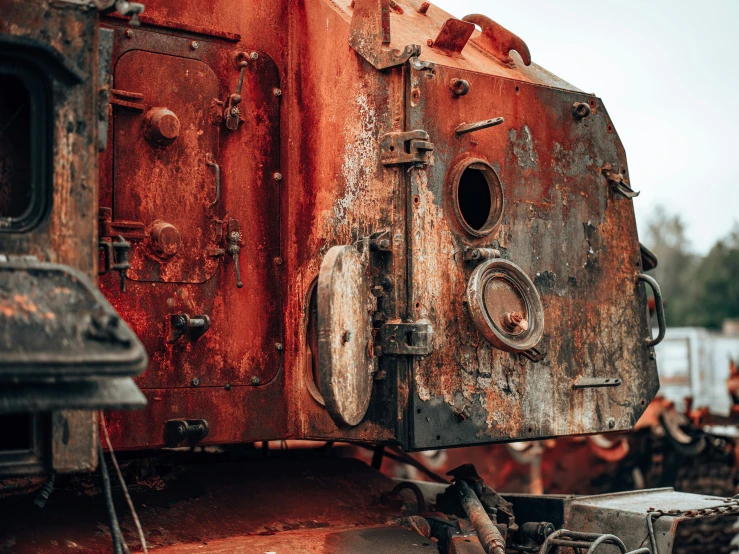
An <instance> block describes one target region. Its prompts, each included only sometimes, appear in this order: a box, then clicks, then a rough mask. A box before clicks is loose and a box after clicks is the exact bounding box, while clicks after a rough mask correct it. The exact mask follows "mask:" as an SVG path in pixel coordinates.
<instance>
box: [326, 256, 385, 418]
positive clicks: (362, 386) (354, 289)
mask: <svg viewBox="0 0 739 554" xmlns="http://www.w3.org/2000/svg"><path fill="white" fill-rule="evenodd" d="M317 294H318V318H317V327H318V368H319V372H320V385H321V394H322V395H323V398H324V400H325V402H326V409H327V410H328V412H329V414H330V415H331V418H332V419H333V420H334V421H335V422H336V423H338V424H339V425H352V426H353V425H357V424H359V422H361V421H362V419H363V418H364V415H365V414H366V413H367V408H368V407H369V401H370V396H371V394H372V383H373V369H374V363H375V362H374V358H373V357H372V345H371V344H370V341H371V340H372V304H373V298H374V297H373V296H372V295H371V293H370V278H369V276H368V275H367V272H366V263H365V262H364V261H363V259H362V255H361V254H360V253H359V252H358V251H357V249H356V248H354V247H353V246H334V247H333V248H331V249H330V250H329V251H328V253H327V254H326V257H325V258H324V259H323V263H322V264H321V271H320V273H319V276H318V291H317Z"/></svg>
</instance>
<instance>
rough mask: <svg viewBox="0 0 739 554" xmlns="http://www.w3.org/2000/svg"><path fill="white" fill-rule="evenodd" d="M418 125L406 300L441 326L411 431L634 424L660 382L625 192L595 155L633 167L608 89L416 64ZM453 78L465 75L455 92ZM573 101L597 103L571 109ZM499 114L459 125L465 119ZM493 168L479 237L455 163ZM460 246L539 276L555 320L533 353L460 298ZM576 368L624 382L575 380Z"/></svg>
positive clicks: (426, 441) (428, 434)
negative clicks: (472, 229) (463, 130)
mask: <svg viewBox="0 0 739 554" xmlns="http://www.w3.org/2000/svg"><path fill="white" fill-rule="evenodd" d="M409 77H410V78H409V83H408V85H409V89H410V90H409V93H408V95H407V98H408V99H409V104H408V109H409V111H410V112H409V128H412V129H424V130H425V131H427V132H428V133H429V135H430V137H431V140H432V141H433V142H434V145H435V147H436V148H435V164H434V165H433V166H430V167H429V168H428V169H426V170H415V171H413V172H412V174H411V177H410V179H411V194H412V195H413V199H412V202H410V203H409V209H410V210H411V213H410V217H409V220H410V222H411V227H410V229H409V238H410V241H411V244H410V252H411V256H412V260H411V263H410V267H411V275H410V280H409V291H410V301H409V305H412V306H414V307H415V308H416V313H415V317H424V318H428V319H429V320H430V321H431V323H432V324H433V326H434V329H435V330H436V333H435V339H434V340H435V343H434V352H433V353H432V354H431V355H429V356H426V357H423V358H420V359H417V360H416V361H415V364H414V369H413V375H412V379H411V387H412V389H413V393H412V395H411V397H412V402H413V403H412V407H413V409H412V417H413V423H412V426H411V446H412V447H413V448H429V447H440V446H455V445H461V444H474V443H482V442H491V441H507V440H519V439H532V438H537V437H548V436H557V435H571V434H579V433H595V432H602V431H608V430H615V429H627V428H629V427H631V426H632V425H633V424H634V423H635V422H636V420H637V419H638V417H639V416H640V415H641V413H642V412H643V410H644V408H645V407H646V404H647V403H648V402H649V400H651V398H652V397H653V396H654V394H655V393H656V391H657V388H658V386H659V385H658V379H657V373H656V364H655V362H654V361H653V360H651V359H650V357H649V350H648V349H647V348H646V347H645V344H644V338H645V337H647V336H648V335H649V330H648V322H647V318H646V317H645V315H644V314H645V313H646V297H645V291H644V288H643V286H642V285H639V284H638V281H637V275H638V274H639V273H640V271H641V268H640V263H641V262H640V254H639V243H638V239H637V233H636V224H635V220H634V210H633V204H632V201H631V200H628V199H625V198H623V197H621V196H618V195H614V193H613V192H612V190H611V189H610V187H609V186H608V184H607V183H606V180H605V178H604V177H602V175H601V171H600V168H601V167H602V166H603V164H604V163H606V162H609V163H612V164H614V165H617V166H618V167H619V168H623V170H624V171H625V168H626V158H625V155H624V152H623V148H622V146H621V143H620V142H619V140H618V136H617V135H616V134H615V131H614V129H613V126H612V124H611V122H610V120H609V118H608V116H607V114H606V112H605V109H604V108H603V106H602V104H601V103H600V101H599V100H597V99H596V98H593V97H589V96H586V95H584V94H580V93H577V92H570V91H564V90H557V89H553V88H547V87H542V86H537V85H532V84H529V83H525V82H519V81H512V80H506V79H501V78H497V77H492V76H487V75H482V74H476V73H472V72H467V71H460V70H457V69H450V68H447V67H442V66H438V67H437V68H436V69H435V71H433V72H431V71H428V70H423V71H416V70H411V71H410V75H409ZM453 79H465V80H466V81H468V82H469V84H470V91H469V93H468V94H467V95H465V96H462V97H459V98H455V97H454V96H453V95H452V94H451V93H450V90H449V83H450V82H451V81H452V80H453ZM575 101H582V102H588V103H589V105H590V106H591V110H592V112H593V113H592V115H591V116H590V117H587V118H584V119H582V120H577V119H575V118H574V117H573V114H572V105H573V103H574V102H575ZM492 117H503V118H504V123H503V124H501V125H498V126H496V127H492V128H488V129H483V130H479V131H475V132H473V133H469V134H466V135H463V136H461V137H458V136H457V135H456V134H455V132H454V130H455V129H456V128H457V127H458V126H459V125H460V124H462V123H469V122H473V121H483V120H487V119H490V118H492ZM470 158H475V159H482V160H486V161H487V162H488V163H489V164H490V165H491V166H492V167H493V168H494V169H495V171H496V173H497V174H498V175H499V177H500V180H501V183H502V189H503V196H504V209H503V218H502V222H501V224H500V226H499V227H498V228H496V229H494V230H492V231H491V232H490V233H489V234H488V235H486V236H483V237H476V236H472V235H471V234H468V233H465V232H464V230H463V229H460V226H459V225H456V224H455V218H456V215H455V214H454V208H455V206H453V205H450V201H449V199H450V196H451V195H450V190H449V187H450V185H449V183H448V175H451V174H452V173H453V171H454V168H455V167H456V166H457V165H458V164H460V163H463V162H464V160H467V159H470ZM465 247H475V248H481V247H488V248H498V249H499V250H500V251H501V252H502V257H503V258H504V259H508V260H510V261H512V262H514V263H515V264H517V265H518V266H519V267H520V268H521V269H522V270H523V271H524V273H525V274H526V275H528V276H529V278H530V279H531V280H532V281H533V282H534V284H535V286H536V289H537V290H538V292H539V294H540V296H541V300H542V303H543V308H544V320H545V322H546V325H545V328H544V333H543V338H542V340H541V342H540V343H539V346H537V348H538V349H539V350H540V351H541V352H543V353H544V354H545V355H546V357H545V359H544V360H543V361H541V362H539V363H538V364H534V363H532V362H531V361H527V360H526V359H525V358H523V357H521V356H518V355H516V354H511V353H508V352H503V351H501V350H499V349H497V348H494V347H492V345H491V344H490V343H489V342H488V341H486V340H485V339H484V337H483V336H482V335H481V333H480V332H479V330H478V329H477V327H476V326H475V325H474V323H473V320H472V318H471V317H470V313H469V310H468V306H467V305H465V304H464V303H463V302H462V299H463V298H464V292H465V287H466V286H467V284H468V281H469V278H470V275H471V272H472V270H473V269H474V266H473V265H471V264H469V263H467V262H465V261H464V257H463V255H462V253H463V252H464V249H465ZM582 377H589V378H592V377H609V378H614V377H616V378H619V379H621V382H622V385H621V386H620V387H617V388H598V389H573V384H574V383H575V382H577V380H578V379H580V378H582Z"/></svg>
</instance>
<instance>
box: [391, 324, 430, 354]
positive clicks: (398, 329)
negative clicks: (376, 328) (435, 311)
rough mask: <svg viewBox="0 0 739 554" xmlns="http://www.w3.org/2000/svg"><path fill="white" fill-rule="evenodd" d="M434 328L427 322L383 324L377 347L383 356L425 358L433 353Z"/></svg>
mask: <svg viewBox="0 0 739 554" xmlns="http://www.w3.org/2000/svg"><path fill="white" fill-rule="evenodd" d="M433 338H434V328H433V327H432V326H431V324H430V323H428V322H423V321H417V322H414V323H385V324H384V325H383V326H382V327H380V337H379V341H378V342H379V345H380V346H381V347H382V353H383V354H384V355H394V356H425V355H426V354H431V352H432V351H433V349H434V347H433Z"/></svg>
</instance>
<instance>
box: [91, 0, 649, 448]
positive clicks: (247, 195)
mask: <svg viewBox="0 0 739 554" xmlns="http://www.w3.org/2000/svg"><path fill="white" fill-rule="evenodd" d="M396 6H397V7H398V8H400V9H395V8H394V7H393V5H392V4H391V3H390V2H389V0H362V1H361V2H354V3H350V1H349V0H335V1H331V2H329V1H326V0H306V1H305V2H301V3H288V2H281V3H269V4H264V5H262V4H259V5H255V6H250V7H247V8H243V6H239V7H238V8H237V7H236V6H234V5H233V4H232V2H230V1H229V0H216V1H214V2H211V3H199V2H194V1H191V0H187V1H184V2H180V3H176V4H172V3H168V2H163V1H158V0H154V1H152V2H149V3H147V11H146V17H145V18H142V26H141V27H139V28H136V29H129V31H130V32H126V28H125V27H124V26H123V25H121V24H119V23H120V20H119V19H116V18H110V19H107V20H106V22H105V25H110V26H112V28H113V29H114V31H115V37H116V38H115V50H114V56H113V57H114V78H115V80H114V83H113V87H114V88H115V89H116V90H117V91H119V92H118V93H117V95H116V98H117V99H118V100H116V105H115V106H114V107H113V109H112V113H113V120H112V124H111V131H110V138H111V146H110V148H109V153H106V154H104V155H103V156H102V157H101V188H100V207H104V208H110V209H111V211H110V214H111V216H112V220H113V221H112V222H110V223H106V224H105V225H106V229H107V228H110V229H111V234H113V229H115V228H116V225H115V224H116V221H120V222H126V225H129V227H130V225H131V222H138V223H140V226H138V227H135V229H134V228H132V229H134V230H135V232H136V233H137V235H136V237H135V240H134V238H133V237H132V238H131V239H130V240H131V241H132V244H133V247H132V252H131V263H132V268H131V270H129V277H130V278H129V280H128V288H127V291H126V292H121V291H120V290H119V289H118V285H117V275H110V276H105V277H103V278H102V279H101V288H102V289H103V291H104V292H105V293H106V295H107V296H108V297H109V298H110V300H111V302H112V303H113V304H114V306H115V307H116V308H117V309H118V310H119V312H120V313H121V315H122V316H123V317H124V318H125V319H126V321H127V322H128V323H129V324H130V325H131V326H132V327H133V329H134V330H135V331H136V332H137V333H138V334H139V336H141V338H142V340H143V341H144V343H145V345H146V347H147V350H148V352H149V355H150V359H151V364H150V367H149V369H148V370H147V372H146V373H145V374H144V375H143V376H142V377H141V378H140V379H139V381H138V382H139V384H140V386H141V387H142V388H143V389H144V390H145V392H146V395H147V397H148V398H149V399H150V406H149V407H148V408H147V409H146V411H144V412H143V413H141V414H116V415H115V416H114V417H112V418H111V419H110V425H111V431H112V436H113V441H114V444H115V445H116V446H117V447H119V448H125V449H137V448H146V447H151V446H159V445H161V444H162V441H163V427H164V422H165V421H166V420H167V419H173V418H188V419H196V418H197V419H206V420H208V422H209V426H210V429H211V432H210V435H209V436H208V437H207V438H206V440H205V442H206V443H212V444H217V443H227V442H249V441H253V440H260V439H263V438H314V439H337V438H339V439H349V440H352V439H353V440H382V441H391V442H399V443H401V444H404V445H406V446H408V447H413V448H427V447H439V446H443V445H452V444H453V445H458V444H464V443H469V442H490V441H494V440H510V439H513V438H535V437H540V436H551V435H559V434H568V433H585V432H594V431H601V430H603V429H604V426H605V425H606V422H607V420H608V418H613V419H614V420H615V427H616V428H618V429H622V428H625V427H628V426H630V425H632V424H633V423H634V421H635V420H636V418H637V416H638V415H639V413H641V411H642V409H643V407H642V406H641V405H639V403H638V401H639V400H640V399H642V398H649V397H650V395H652V394H653V393H654V389H655V388H656V379H655V376H654V364H653V363H652V362H649V361H648V359H647V351H646V349H645V348H644V347H643V345H642V344H641V342H640V340H641V338H642V335H644V334H645V333H646V332H647V322H646V319H645V318H643V317H642V314H641V310H642V308H643V303H644V299H643V290H642V289H641V288H638V287H637V286H636V282H635V277H636V275H637V274H638V272H639V267H638V265H637V264H638V260H639V257H638V243H637V242H636V241H637V239H636V231H635V224H634V218H633V207H632V204H631V202H630V201H627V200H625V199H623V198H616V197H614V196H613V194H612V191H611V190H610V188H609V187H608V186H607V184H606V183H604V182H603V177H602V176H601V175H600V168H601V167H603V164H604V163H611V164H615V166H618V169H619V170H625V167H626V163H625V156H624V154H623V149H622V147H621V145H620V142H619V141H618V137H617V135H616V134H615V133H609V132H608V127H609V126H610V127H611V128H612V123H611V122H610V120H609V119H608V116H607V114H606V112H605V109H604V108H603V107H602V105H601V104H600V102H599V101H598V100H597V99H595V98H592V97H590V96H587V95H584V94H582V93H581V92H579V91H578V90H577V89H575V88H574V87H572V86H571V85H568V84H567V83H566V82H565V81H562V80H561V79H559V78H557V77H554V76H552V75H551V74H549V73H547V72H545V71H543V70H542V69H541V68H539V67H538V66H536V65H535V64H533V63H531V64H530V65H528V64H529V61H530V60H529V55H528V53H527V52H528V49H527V48H525V44H524V43H523V41H522V40H521V39H519V38H518V37H515V35H512V34H511V33H509V32H507V31H505V30H502V28H500V27H499V26H495V25H494V24H493V23H492V22H490V21H489V20H487V19H485V20H482V19H479V18H478V19H475V18H473V19H475V21H481V22H482V23H483V25H482V26H483V33H482V34H480V33H479V32H477V31H474V32H472V34H471V38H470V35H469V34H468V33H469V32H470V31H471V26H470V24H469V23H466V22H462V21H458V20H455V19H453V18H450V17H449V15H448V14H446V13H444V12H443V11H442V10H440V9H438V8H436V7H435V6H431V7H429V8H428V9H418V8H419V6H416V4H413V5H406V4H405V3H404V2H398V3H397V4H396ZM476 17H477V16H476ZM266 29H270V32H265V30H266ZM298 29H299V32H297V30H298ZM293 30H294V31H293ZM493 31H495V33H497V34H496V36H497V37H498V38H499V39H500V41H499V43H496V44H492V43H491V42H490V40H489V39H490V36H489V35H490V33H491V32H493ZM504 31H505V32H504ZM351 37H353V38H351ZM362 37H364V38H362ZM350 38H351V44H353V45H354V48H352V47H349V46H348V45H347V42H348V41H349V39H350ZM360 39H361V40H365V39H366V40H365V42H361V41H360ZM427 39H432V42H434V43H435V45H436V47H432V48H427V47H424V48H423V49H422V51H421V55H420V60H421V61H423V62H430V63H431V66H430V69H421V70H418V69H412V68H410V67H409V66H408V64H406V63H403V59H406V58H407V53H408V52H412V51H413V48H412V47H411V48H410V50H408V48H406V47H408V46H409V45H413V44H424V43H425V42H426V40H427ZM468 39H469V40H468ZM358 41H359V42H358ZM486 41H487V42H486ZM360 42H361V44H360ZM195 44H196V45H197V46H194V45H195ZM355 48H356V50H355ZM507 49H515V50H517V51H518V53H519V54H520V55H521V57H522V58H523V63H522V62H521V61H520V60H519V61H517V60H518V58H516V57H514V58H509V54H508V51H507ZM358 51H361V52H362V54H361V55H360V54H359V53H358ZM393 51H397V52H402V53H403V54H395V53H393ZM491 52H492V53H491ZM363 56H364V57H366V58H367V59H371V60H372V63H375V64H381V65H389V66H390V67H389V68H387V69H385V70H383V71H378V70H376V69H375V68H374V67H373V66H372V65H371V64H369V63H368V62H367V61H366V60H365V58H364V57H363ZM244 60H246V62H247V67H246V69H245V71H244V84H243V90H242V94H241V96H242V101H241V103H240V104H239V108H240V110H241V118H242V119H243V121H241V123H240V125H239V128H238V129H237V130H235V131H229V130H226V129H225V127H224V125H223V123H222V119H223V109H224V106H225V104H226V101H227V99H228V98H229V97H230V96H229V95H232V94H234V92H235V90H236V86H237V82H238V80H239V71H240V67H241V66H240V61H244ZM398 60H400V61H398ZM501 61H503V62H504V63H501ZM433 64H436V66H435V67H434V66H433ZM147 70H148V71H147ZM152 72H154V73H156V76H157V78H156V79H152V78H149V74H150V73H152ZM461 80H463V81H465V82H466V83H467V84H468V85H469V87H468V88H467V87H465V91H466V94H464V95H457V96H455V94H454V92H453V91H452V90H450V88H449V84H450V83H454V82H459V81H461ZM576 101H581V102H587V103H588V105H589V106H590V107H591V115H590V116H589V117H587V118H582V119H580V120H578V119H576V118H575V117H573V115H572V106H573V103H574V102H576ZM132 102H133V103H134V104H135V105H133V106H128V105H127V104H124V103H128V104H131V103H132ZM491 106H494V107H495V113H492V112H490V109H491ZM132 108H135V109H132ZM162 110H169V111H166V112H165V111H162ZM170 112H171V114H170ZM164 116H166V117H164ZM163 117H164V119H162V118H163ZM496 117H503V118H504V120H505V121H504V123H503V124H500V125H498V126H496V127H492V128H486V129H481V130H477V131H473V132H470V133H467V134H465V135H462V136H457V134H456V133H455V130H456V129H458V128H459V126H460V125H462V124H464V123H468V124H469V123H470V122H477V121H485V120H489V119H491V118H496ZM174 118H176V119H174ZM414 129H419V130H424V131H426V132H428V133H429V135H430V141H431V142H433V143H434V145H435V149H434V152H433V158H434V163H433V164H432V165H429V167H427V168H423V169H416V170H413V171H411V172H408V171H407V169H408V168H407V167H402V166H393V165H383V163H382V160H383V155H382V154H381V151H380V144H381V142H382V139H383V136H385V135H386V134H388V133H398V132H403V131H409V130H414ZM390 157H392V156H384V158H385V159H389V158H390ZM471 159H481V160H486V161H487V163H489V164H490V167H491V171H493V172H494V173H495V174H496V176H497V177H500V181H501V183H502V190H503V199H502V202H503V215H502V216H501V218H500V220H499V221H498V219H497V218H496V220H495V221H494V222H493V223H492V224H491V227H490V229H488V228H487V227H485V228H484V230H482V231H481V232H479V233H477V234H476V235H473V236H470V235H468V234H467V230H465V228H464V225H461V226H460V224H459V222H458V221H457V218H458V214H457V215H452V214H451V212H450V211H449V202H450V198H454V194H453V192H454V191H453V190H452V191H451V192H452V194H450V190H451V189H450V188H449V184H448V183H447V180H448V178H447V175H448V174H449V172H450V171H451V170H452V168H454V167H457V165H458V164H459V163H460V162H464V161H465V160H471ZM213 163H217V164H218V165H219V167H220V172H221V196H220V199H219V201H218V202H217V203H214V199H215V197H216V189H215V171H214V166H213ZM276 174H279V175H280V178H279V179H277V178H276V177H275V175H276ZM495 201H496V202H499V201H500V200H499V199H498V200H495ZM452 208H454V206H452ZM455 210H456V208H455V209H453V210H452V211H455ZM456 211H458V210H456ZM455 213H456V212H455ZM230 220H236V221H238V227H239V229H240V230H241V233H242V235H241V241H240V242H239V243H238V245H239V247H240V254H239V259H240V266H241V276H242V280H243V281H244V283H245V286H244V288H242V289H239V288H237V287H236V276H235V267H234V264H233V260H232V259H231V258H230V256H229V255H228V253H227V251H226V248H227V240H226V239H227V235H228V232H227V230H228V228H230V226H232V225H235V224H229V223H228V222H229V221H230ZM383 233H384V235H383V236H386V237H387V238H388V240H389V243H388V244H389V246H388V247H389V249H390V250H389V252H387V253H384V254H378V255H376V256H375V257H374V258H373V264H374V265H373V267H372V270H371V272H370V273H371V276H372V278H373V279H377V280H381V279H383V278H385V279H387V280H388V281H389V282H391V283H393V286H392V287H391V288H390V289H388V290H387V291H385V292H384V294H383V296H382V298H380V299H379V300H378V305H379V309H380V310H382V312H383V316H382V317H383V318H385V319H386V320H389V321H396V322H400V321H403V320H407V319H409V318H411V319H416V318H427V319H429V320H431V322H432V324H433V326H434V328H435V331H436V333H435V336H436V339H435V341H436V342H435V351H434V352H433V353H432V354H431V355H430V356H428V357H426V358H424V359H423V360H417V361H416V362H413V366H412V367H411V366H410V364H409V362H410V360H409V359H406V358H402V357H395V358H391V357H387V356H386V357H383V358H382V359H381V361H380V371H379V372H378V373H377V377H378V380H376V381H375V383H374V385H372V386H373V394H372V399H371V402H370V408H369V411H368V415H367V417H365V418H364V420H363V421H362V422H361V423H360V424H359V425H357V426H353V427H349V426H346V427H338V426H337V425H336V424H335V423H334V422H333V421H332V420H331V418H329V417H328V415H327V413H326V410H325V407H324V406H323V405H322V402H321V398H320V395H319V394H317V393H316V390H317V388H316V387H315V385H314V383H313V380H314V376H313V373H314V372H313V371H312V367H313V366H314V365H315V363H314V362H315V359H314V357H315V355H316V353H315V352H314V350H315V348H311V346H310V344H309V343H310V341H311V340H313V341H315V337H313V338H311V337H310V336H309V332H308V330H309V328H311V327H310V325H309V323H310V321H309V318H308V309H307V306H308V303H309V301H310V296H311V295H310V290H311V287H312V286H313V283H314V282H315V278H316V276H317V274H318V270H319V267H320V264H321V261H322V259H323V257H324V255H325V253H326V252H327V250H328V249H329V247H331V246H336V245H349V244H354V243H355V242H356V241H357V240H358V239H360V238H362V237H367V236H369V235H372V234H383ZM493 241H496V242H497V243H498V244H497V247H498V248H499V249H500V251H501V252H502V255H503V257H506V258H508V259H510V260H512V261H513V262H514V263H516V264H518V265H519V266H520V267H521V268H522V269H523V271H524V272H525V273H526V274H527V275H529V277H530V278H531V279H532V280H534V282H535V285H536V286H537V288H538V289H539V292H540V293H541V295H542V299H543V303H544V312H545V316H544V321H545V335H544V339H543V341H542V350H546V352H545V353H546V355H547V358H546V360H545V361H544V362H542V363H540V364H538V365H534V364H533V363H529V362H522V361H521V360H518V359H516V358H515V357H514V356H512V355H511V354H507V353H503V352H501V351H499V350H496V349H492V348H491V347H490V346H489V345H488V344H487V343H485V342H484V341H482V339H481V338H480V335H479V333H478V331H477V329H476V328H475V326H474V324H473V323H472V320H471V319H470V317H469V315H468V314H467V313H466V311H465V307H464V305H463V303H462V302H461V301H462V299H463V296H464V287H465V286H466V283H467V279H468V277H469V275H468V273H469V269H470V266H469V265H467V262H464V261H463V259H462V255H461V254H455V253H458V252H462V251H463V249H464V247H465V246H469V247H485V248H489V247H491V245H493ZM408 256H410V258H408ZM275 260H280V263H276V262H275ZM409 271H410V272H409ZM376 284H377V283H373V285H376ZM409 307H410V309H409ZM514 311H520V310H518V309H516V310H514ZM178 313H183V314H187V315H189V316H191V317H195V316H198V315H207V316H208V317H209V318H210V328H209V330H208V331H207V332H206V333H205V334H204V335H203V336H202V337H201V338H200V339H198V340H197V342H189V341H188V340H187V339H186V337H182V338H180V339H178V340H177V341H175V342H168V341H167V337H168V336H169V328H168V325H169V318H170V316H171V315H173V314H178ZM521 313H524V312H523V311H522V312H521ZM527 323H528V322H527ZM555 330H556V332H555ZM521 333H526V330H523V331H521ZM594 371H601V372H603V371H607V372H615V373H618V374H619V375H620V376H621V378H622V379H623V383H624V384H623V386H622V387H621V388H620V389H617V390H614V389H608V390H597V391H581V390H580V391H573V390H572V383H573V380H574V379H577V378H578V377H580V376H593V375H594V373H593V372H594ZM595 375H596V376H597V375H599V374H595ZM609 376H610V375H609ZM437 401H441V404H438V405H437V404H435V402H437ZM427 402H431V403H432V404H434V406H439V409H441V410H442V411H437V412H434V411H433V410H431V411H429V410H427V408H430V406H426V405H425V404H426V403H427ZM444 410H448V411H446V412H445V411H444ZM541 410H543V412H542V411H541ZM435 418H436V419H435ZM457 421H459V422H461V423H459V424H457V423H455V422H457ZM440 426H441V427H440ZM442 427H443V429H442Z"/></svg>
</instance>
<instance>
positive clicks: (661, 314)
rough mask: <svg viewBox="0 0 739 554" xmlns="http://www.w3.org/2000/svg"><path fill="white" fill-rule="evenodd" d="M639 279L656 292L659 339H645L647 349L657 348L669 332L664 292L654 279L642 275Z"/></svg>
mask: <svg viewBox="0 0 739 554" xmlns="http://www.w3.org/2000/svg"><path fill="white" fill-rule="evenodd" d="M637 279H639V280H640V281H644V282H645V283H647V284H648V285H649V286H650V287H652V292H654V306H655V309H656V310H657V325H658V326H659V333H658V334H657V338H654V339H653V338H648V339H645V342H646V345H647V347H648V348H652V347H653V346H657V345H658V344H659V343H661V342H662V340H663V339H664V338H665V331H666V330H667V324H666V323H665V308H664V306H663V305H662V291H661V290H660V288H659V283H657V281H655V280H654V278H653V277H650V276H649V275H645V274H644V273H640V274H639V276H638V277H637Z"/></svg>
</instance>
